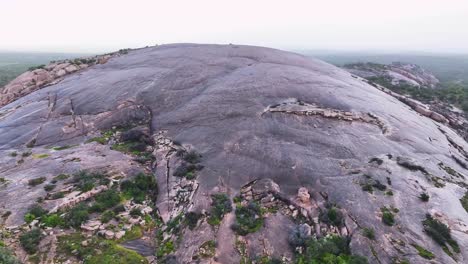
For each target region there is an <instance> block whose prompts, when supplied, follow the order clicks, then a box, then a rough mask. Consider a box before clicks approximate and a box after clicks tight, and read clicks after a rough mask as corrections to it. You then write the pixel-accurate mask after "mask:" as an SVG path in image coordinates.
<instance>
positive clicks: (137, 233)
mask: <svg viewBox="0 0 468 264" xmlns="http://www.w3.org/2000/svg"><path fill="white" fill-rule="evenodd" d="M142 236H143V230H142V229H141V227H140V226H137V225H134V226H132V228H131V229H130V230H127V231H126V232H125V235H124V236H123V237H122V238H121V239H120V241H119V242H124V241H128V240H135V239H138V238H140V237H142Z"/></svg>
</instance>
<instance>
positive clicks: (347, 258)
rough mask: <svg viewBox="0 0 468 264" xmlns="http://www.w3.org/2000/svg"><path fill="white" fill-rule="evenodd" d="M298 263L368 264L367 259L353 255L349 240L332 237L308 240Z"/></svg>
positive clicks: (298, 257)
mask: <svg viewBox="0 0 468 264" xmlns="http://www.w3.org/2000/svg"><path fill="white" fill-rule="evenodd" d="M296 263H298V264H306V263H313V264H326V263H342V264H366V263H368V261H367V258H365V257H362V256H359V255H352V254H351V251H350V248H349V240H348V239H347V238H344V237H340V236H335V235H332V236H327V237H323V238H320V239H316V238H310V239H308V240H307V241H306V242H305V246H304V251H303V253H302V254H297V256H296Z"/></svg>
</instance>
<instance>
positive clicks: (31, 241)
mask: <svg viewBox="0 0 468 264" xmlns="http://www.w3.org/2000/svg"><path fill="white" fill-rule="evenodd" d="M41 239H42V234H41V230H39V229H37V228H36V229H33V230H31V231H28V232H26V233H24V234H22V235H20V244H21V246H22V247H23V249H24V250H25V251H26V252H27V253H28V254H34V253H36V252H37V249H38V246H39V243H40V242H41Z"/></svg>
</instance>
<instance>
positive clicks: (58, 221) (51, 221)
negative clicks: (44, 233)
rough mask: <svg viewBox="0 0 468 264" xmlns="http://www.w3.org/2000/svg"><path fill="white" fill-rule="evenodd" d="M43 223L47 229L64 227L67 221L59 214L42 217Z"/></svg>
mask: <svg viewBox="0 0 468 264" xmlns="http://www.w3.org/2000/svg"><path fill="white" fill-rule="evenodd" d="M41 222H42V223H44V225H45V226H47V227H56V226H63V225H64V224H65V221H64V220H63V219H62V218H61V217H60V215H58V214H51V215H46V216H44V217H42V219H41Z"/></svg>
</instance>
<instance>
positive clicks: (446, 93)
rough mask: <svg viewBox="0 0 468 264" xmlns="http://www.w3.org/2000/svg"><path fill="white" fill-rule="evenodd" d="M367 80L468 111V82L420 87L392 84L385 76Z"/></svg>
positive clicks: (420, 98)
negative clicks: (429, 87)
mask: <svg viewBox="0 0 468 264" xmlns="http://www.w3.org/2000/svg"><path fill="white" fill-rule="evenodd" d="M368 80H369V81H371V82H374V83H377V84H380V85H382V86H385V87H386V88H388V89H390V90H392V91H394V92H397V93H399V94H407V95H410V96H411V97H412V98H415V99H417V100H420V101H422V102H429V101H434V100H439V101H441V102H446V103H451V104H454V105H457V106H459V107H460V108H461V109H463V110H464V111H468V83H454V82H446V83H441V84H440V88H441V89H421V88H419V87H416V86H413V85H410V84H403V83H400V84H398V85H393V84H392V82H391V80H390V79H389V78H385V77H370V78H368Z"/></svg>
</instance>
